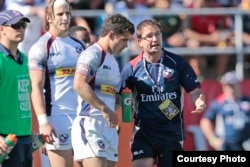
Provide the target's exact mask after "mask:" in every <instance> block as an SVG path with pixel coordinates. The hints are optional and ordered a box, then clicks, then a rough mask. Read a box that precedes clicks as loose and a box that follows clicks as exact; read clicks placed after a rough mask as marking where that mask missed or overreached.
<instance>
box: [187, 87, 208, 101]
mask: <svg viewBox="0 0 250 167" xmlns="http://www.w3.org/2000/svg"><path fill="white" fill-rule="evenodd" d="M189 95H190V97H191V99H192V102H193V103H194V104H195V103H196V100H197V99H198V98H199V97H200V95H203V96H205V95H204V93H203V91H202V90H201V89H199V88H196V89H195V90H193V91H191V92H190V93H189Z"/></svg>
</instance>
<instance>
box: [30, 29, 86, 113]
mask: <svg viewBox="0 0 250 167" xmlns="http://www.w3.org/2000/svg"><path fill="white" fill-rule="evenodd" d="M84 49H85V46H84V44H83V43H82V42H80V41H79V40H77V39H75V38H73V37H71V36H67V37H64V38H62V37H55V36H53V35H51V34H50V33H49V32H47V33H45V34H44V35H43V36H42V37H41V38H40V39H39V40H38V41H37V42H36V43H35V44H34V45H33V46H32V47H31V49H30V51H29V54H28V59H29V68H30V69H31V70H42V71H45V73H46V80H45V87H44V90H45V101H46V112H47V114H48V115H62V114H63V113H64V112H69V111H70V112H71V111H72V112H73V113H72V114H75V112H76V108H77V94H76V92H75V91H74V90H73V80H74V74H75V67H76V62H77V59H78V57H79V54H80V53H81V52H82V51H83V50H84Z"/></svg>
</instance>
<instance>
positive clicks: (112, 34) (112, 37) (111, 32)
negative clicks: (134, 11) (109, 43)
mask: <svg viewBox="0 0 250 167" xmlns="http://www.w3.org/2000/svg"><path fill="white" fill-rule="evenodd" d="M108 37H109V38H110V39H111V40H113V39H114V31H110V32H109V33H108Z"/></svg>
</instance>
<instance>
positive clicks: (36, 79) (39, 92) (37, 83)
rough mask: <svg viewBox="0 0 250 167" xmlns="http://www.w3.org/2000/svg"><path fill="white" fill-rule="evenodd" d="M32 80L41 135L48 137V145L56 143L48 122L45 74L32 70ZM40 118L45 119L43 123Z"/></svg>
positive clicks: (34, 106)
mask: <svg viewBox="0 0 250 167" xmlns="http://www.w3.org/2000/svg"><path fill="white" fill-rule="evenodd" d="M30 79H31V87H32V88H31V102H32V105H33V108H34V111H35V113H36V116H37V118H38V122H39V125H40V133H41V134H43V135H46V136H47V141H46V142H48V143H52V142H54V139H53V137H52V134H54V135H55V136H57V135H56V132H55V130H54V128H53V127H52V126H51V125H50V124H49V123H48V122H47V120H46V119H47V116H46V115H47V114H46V107H45V100H44V96H43V87H44V84H45V73H44V71H42V70H30ZM39 117H43V121H42V122H41V119H39Z"/></svg>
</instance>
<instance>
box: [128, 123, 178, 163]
mask: <svg viewBox="0 0 250 167" xmlns="http://www.w3.org/2000/svg"><path fill="white" fill-rule="evenodd" d="M173 150H183V149H182V142H179V141H175V140H173V141H171V140H164V138H159V137H155V136H152V135H150V134H149V133H148V132H146V131H145V130H144V129H142V128H137V127H136V132H135V133H134V137H133V140H132V142H131V151H132V156H133V161H134V160H138V159H142V158H154V159H155V160H156V164H157V165H158V167H172V165H173V162H172V151H173Z"/></svg>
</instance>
